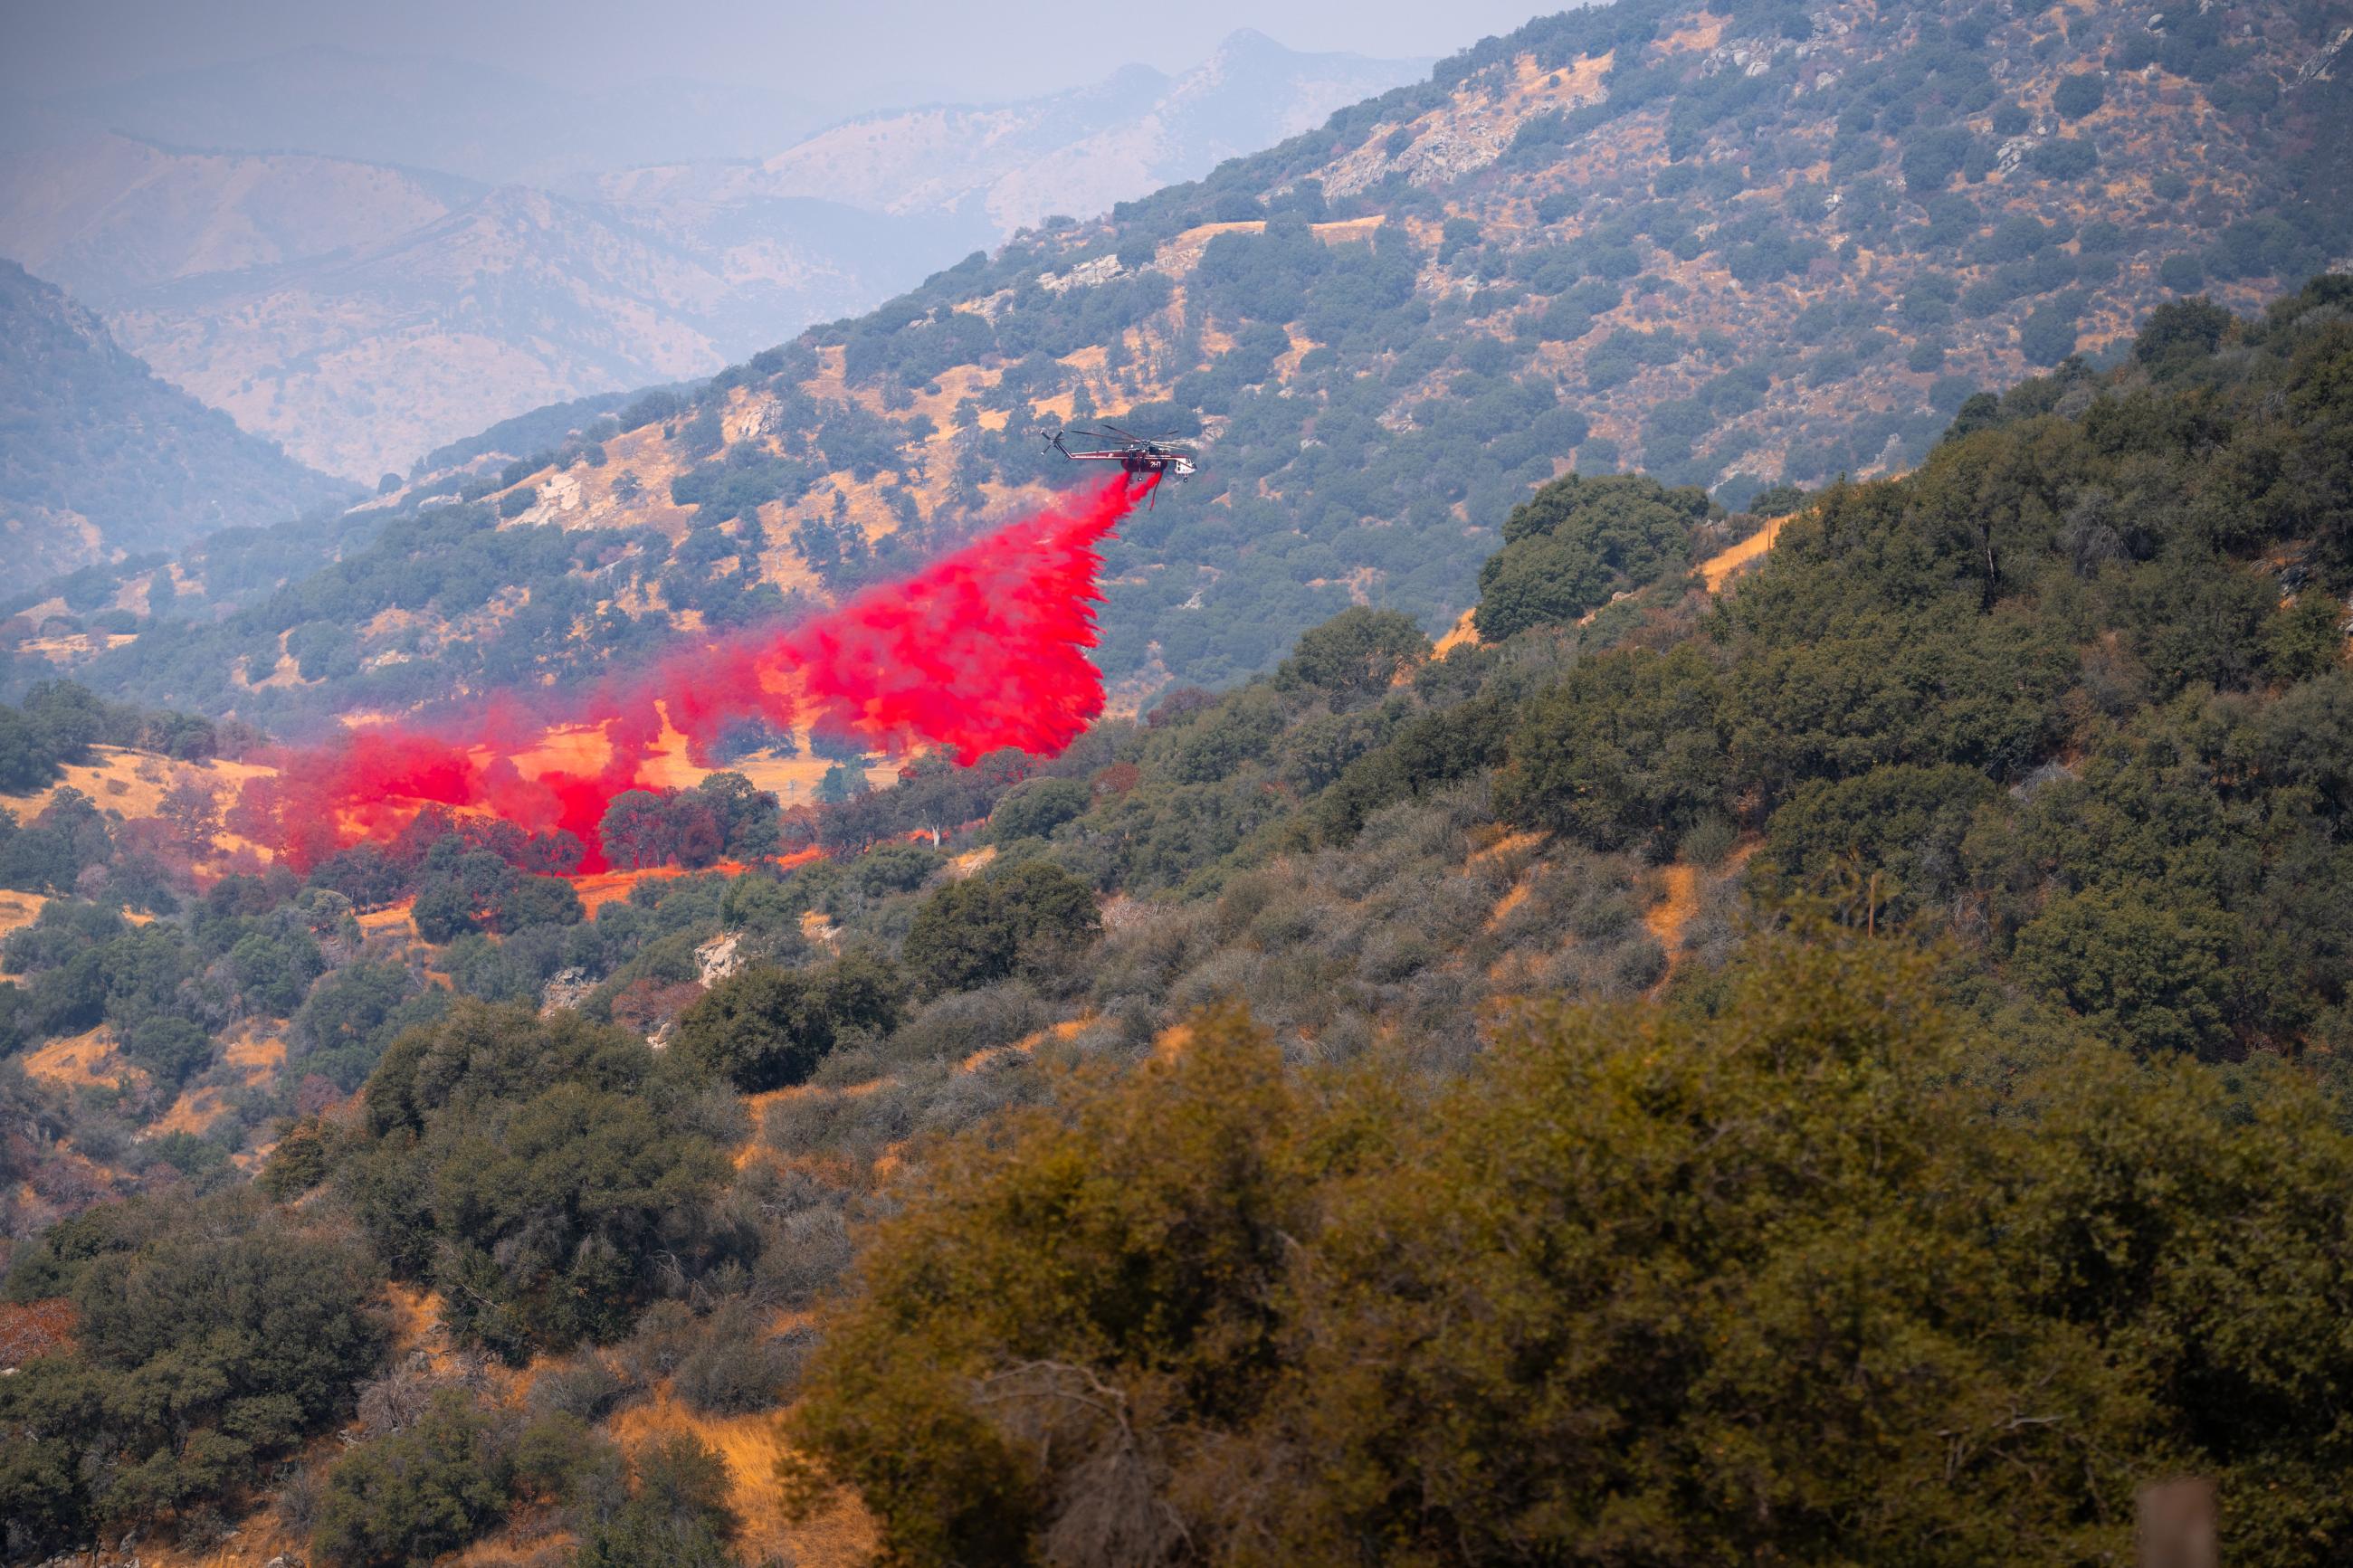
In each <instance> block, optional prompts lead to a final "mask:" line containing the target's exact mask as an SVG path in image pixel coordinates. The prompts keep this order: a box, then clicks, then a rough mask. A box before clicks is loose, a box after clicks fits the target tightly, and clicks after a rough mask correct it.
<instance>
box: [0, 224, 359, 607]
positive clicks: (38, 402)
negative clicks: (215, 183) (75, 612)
mask: <svg viewBox="0 0 2353 1568" xmlns="http://www.w3.org/2000/svg"><path fill="white" fill-rule="evenodd" d="M0 431H5V439H0V539H5V542H6V548H7V556H8V562H9V565H10V567H11V569H12V571H13V573H14V574H16V577H17V579H18V581H19V583H20V584H22V583H25V582H30V581H36V580H37V579H39V578H40V577H42V576H45V575H48V574H55V573H60V572H67V571H70V570H72V569H74V568H76V567H79V566H82V565H84V564H87V563H92V562H101V561H105V560H108V559H110V558H113V557H117V556H120V555H121V554H122V553H124V552H142V551H160V550H171V549H176V548H178V547H180V546H183V545H185V544H187V543H190V542H193V541H194V540H195V539H197V538H199V537H201V536H202V535H203V534H205V533H207V532H210V531H214V530H216V529H219V528H223V527H227V526H229V525H232V524H237V523H269V522H278V521H284V520H286V519H288V518H290V517H292V516H294V515H295V514H296V513H298V512H301V511H303V510H308V509H310V508H312V507H317V506H321V505H327V504H332V503H333V502H336V501H339V500H351V499H353V498H354V497H355V495H356V492H355V491H354V490H353V489H352V488H351V487H349V486H347V485H344V484H343V483H341V482H339V481H337V480H335V479H330V478H329V477H328V476H326V475H324V474H322V473H318V472H316V471H314V470H312V469H310V468H304V467H302V466H301V464H299V463H297V462H295V461H293V460H292V459H291V458H288V457H287V456H286V455H285V454H284V453H283V452H280V450H279V449H278V448H277V447H275V446H273V445H271V444H270V443H269V442H268V441H265V440H262V439H260V438H259V437H254V436H248V435H247V434H245V433H244V432H243V431H240V430H239V429H237V426H236V425H235V424H233V423H232V422H231V421H230V419H229V417H228V416H227V415H225V414H222V413H219V412H218V411H216V410H214V409H209V408H206V407H205V406H204V405H201V404H199V403H197V402H196V401H195V399H194V398H192V397H189V396H188V395H186V394H185V393H182V392H179V391H177V390H175V389H174V388H172V387H170V386H167V385H165V384H164V383H163V382H161V381H158V380H157V379H156V378H155V377H154V376H153V374H150V373H149V371H148V369H147V367H146V366H145V365H144V364H142V363H140V362H139V361H138V359H136V358H135V357H134V356H132V354H130V353H126V352H124V351H123V349H122V348H121V346H119V345H118V344H117V343H116V342H114V341H113V339H112V338H111V337H110V336H109V335H108V333H107V331H106V328H105V326H104V324H103V323H101V322H100V321H99V320H98V319H97V318H96V317H95V316H93V315H91V314H90V312H89V311H88V310H83V309H82V308H81V307H79V306H78V305H76V304H75V303H74V302H73V301H72V300H69V299H68V298H67V297H66V296H65V295H64V294H63V293H62V292H60V291H59V290H58V289H56V288H53V287H52V286H50V285H49V284H47V283H44V282H42V281H41V280H40V279H37V278H33V277H31V276H29V275H28V274H26V271H25V270H24V269H23V268H20V267H17V266H16V264H14V263H13V262H5V261H0Z"/></svg>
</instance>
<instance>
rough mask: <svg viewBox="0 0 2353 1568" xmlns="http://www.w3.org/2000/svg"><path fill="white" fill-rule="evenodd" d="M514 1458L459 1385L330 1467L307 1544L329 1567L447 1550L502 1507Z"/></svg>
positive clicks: (375, 1565)
mask: <svg viewBox="0 0 2353 1568" xmlns="http://www.w3.org/2000/svg"><path fill="white" fill-rule="evenodd" d="M512 1475H513V1456H512V1452H511V1451H510V1449H509V1447H508V1446H507V1445H506V1444H504V1443H502V1442H501V1441H500V1440H499V1436H498V1434H497V1432H496V1428H495V1426H494V1425H493V1423H492V1422H491V1418H490V1417H489V1416H488V1415H484V1414H482V1413H481V1412H480V1411H478V1410H476V1409H475V1408H474V1406H473V1404H472V1402H471V1401H470V1399H469V1398H468V1397H467V1395H466V1394H465V1393H464V1391H463V1390H460V1389H454V1388H452V1389H444V1390H443V1391H442V1392H441V1393H439V1394H436V1395H435V1396H434V1398H433V1402H432V1404H431V1405H429V1406H428V1407H427V1410H426V1413H425V1415H424V1417H423V1418H422V1419H421V1420H419V1421H418V1422H417V1424H416V1425H415V1426H410V1427H408V1428H407V1429H406V1430H404V1431H400V1432H396V1433H394V1434H393V1435H392V1436H388V1437H380V1438H378V1439H376V1440H375V1442H373V1443H366V1444H363V1445H362V1446H360V1447H357V1448H354V1449H353V1450H352V1451H351V1452H350V1453H348V1454H346V1455H344V1456H343V1458H342V1459H341V1460H339V1461H337V1463H336V1465H335V1468H333V1469H332V1470H330V1471H328V1472H327V1487H326V1496H325V1497H324V1498H323V1499H322V1500H321V1502H320V1505H319V1525H318V1529H317V1531H315V1532H314V1533H313V1534H312V1535H311V1550H312V1551H313V1552H317V1553H318V1554H319V1556H320V1557H322V1558H323V1559H324V1560H325V1561H326V1562H327V1563H332V1564H335V1565H336V1568H401V1565H403V1564H406V1563H416V1562H419V1561H428V1560H430V1559H432V1558H435V1557H438V1556H439V1555H441V1554H442V1553H443V1552H453V1551H455V1550H457V1549H458V1548H459V1547H460V1546H463V1545H465V1544H466V1543H467V1542H470V1541H471V1540H473V1539H474V1538H475V1537H476V1536H478V1535H480V1534H481V1533H482V1532H483V1531H486V1530H488V1529H489V1528H490V1527H491V1524H492V1523H493V1522H494V1521H496V1520H497V1519H498V1518H499V1516H500V1515H501V1514H502V1513H503V1512H504V1511H505V1510H506V1507H507V1502H508V1484H509V1481H510V1480H511V1479H512Z"/></svg>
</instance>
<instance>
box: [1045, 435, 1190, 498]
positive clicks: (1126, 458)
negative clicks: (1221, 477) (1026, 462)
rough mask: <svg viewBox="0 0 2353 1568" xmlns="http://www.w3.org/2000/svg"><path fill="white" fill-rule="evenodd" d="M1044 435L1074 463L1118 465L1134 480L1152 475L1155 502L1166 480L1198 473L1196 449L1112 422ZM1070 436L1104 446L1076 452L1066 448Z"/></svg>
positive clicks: (1048, 442) (1047, 443)
mask: <svg viewBox="0 0 2353 1568" xmlns="http://www.w3.org/2000/svg"><path fill="white" fill-rule="evenodd" d="M1042 434H1044V436H1045V437H1046V445H1048V446H1049V447H1052V448H1054V450H1056V451H1057V452H1060V453H1061V454H1062V456H1064V457H1065V458H1070V459H1071V461H1072V462H1074V463H1117V464H1118V465H1119V467H1120V471H1121V472H1122V473H1124V474H1126V475H1128V476H1129V477H1130V478H1134V477H1136V476H1138V475H1149V476H1151V479H1152V485H1153V502H1156V501H1157V500H1159V485H1160V481H1161V480H1162V479H1170V478H1174V479H1187V478H1189V477H1190V476H1191V475H1192V474H1193V473H1195V472H1196V471H1197V469H1196V468H1195V466H1194V457H1195V453H1194V449H1193V448H1192V447H1183V446H1172V445H1170V444H1169V440H1168V438H1167V437H1165V436H1138V435H1136V434H1134V432H1133V431H1129V430H1123V429H1121V428H1120V427H1119V426H1116V425H1113V424H1110V423H1108V422H1106V423H1104V424H1103V426H1102V427H1101V428H1100V429H1093V430H1090V429H1084V428H1079V427H1066V428H1061V429H1057V430H1052V431H1048V432H1043V433H1042ZM1070 436H1076V437H1080V438H1081V439H1082V440H1086V441H1092V442H1097V443H1099V444H1100V445H1099V446H1098V447H1096V448H1095V449H1093V450H1084V451H1077V452H1073V451H1071V448H1070V447H1067V446H1065V445H1063V438H1064V437H1070ZM1153 502H1147V503H1146V504H1145V510H1147V511H1149V510H1152V504H1153Z"/></svg>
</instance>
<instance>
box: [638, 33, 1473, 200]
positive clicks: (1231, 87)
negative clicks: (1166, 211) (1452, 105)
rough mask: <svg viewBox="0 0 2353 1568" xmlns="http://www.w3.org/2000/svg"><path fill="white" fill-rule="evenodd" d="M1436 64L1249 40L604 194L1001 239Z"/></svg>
mask: <svg viewBox="0 0 2353 1568" xmlns="http://www.w3.org/2000/svg"><path fill="white" fill-rule="evenodd" d="M1429 68H1430V62H1429V61H1427V60H1389V59H1373V58H1366V57H1365V56H1362V55H1354V54H1345V53H1328V54H1303V53H1300V52H1297V51H1294V50H1292V49H1288V48H1285V47H1283V46H1282V45H1281V44H1278V43H1276V42H1275V41H1274V40H1273V39H1272V38H1270V37H1267V36H1266V35H1265V34H1263V33H1260V32H1257V31H1254V30H1251V29H1248V28H1245V29H1242V30H1240V31H1239V32H1236V33H1234V34H1232V35H1231V36H1229V37H1227V38H1226V39H1225V41H1224V42H1222V43H1221V44H1219V47H1218V48H1217V49H1216V51H1215V52H1214V53H1212V54H1211V55H1210V57H1209V58H1208V60H1207V61H1205V62H1204V63H1202V64H1201V65H1200V66H1198V67H1197V68H1194V69H1192V70H1189V71H1187V72H1185V73H1183V74H1182V75H1180V76H1175V77H1171V76H1167V75H1166V74H1164V73H1162V72H1161V71H1158V70H1156V69H1155V68H1152V67H1149V66H1144V65H1133V66H1128V67H1126V68H1124V69H1122V70H1120V71H1118V72H1116V73H1114V74H1113V76H1111V77H1109V78H1107V79H1104V80H1103V81H1101V82H1096V83H1092V84H1091V85H1089V86H1086V87H1082V88H1076V89H1071V91H1068V92H1062V93H1056V94H1053V95H1051V96H1049V97H1045V98H1039V99H1032V100H1026V101H1022V102H1018V103H1010V104H994V105H983V106H974V105H962V104H932V105H924V106H921V107H917V108H913V109H907V110H892V111H887V112H879V113H872V114H864V115H860V116H858V117H856V118H854V119H851V120H849V121H844V122H842V123H841V124H839V125H835V126H831V127H829V128H828V129H826V130H824V131H821V132H817V133H816V134H814V135H812V136H810V137H808V138H807V139H806V140H804V141H802V142H798V143H797V144H796V145H794V146H792V147H790V148H787V149H786V150H785V151H784V152H782V153H776V155H775V156H773V157H769V158H766V159H764V160H762V161H761V162H760V163H757V164H756V165H753V166H736V167H728V168H718V169H702V170H698V169H693V168H679V169H669V170H665V169H652V168H649V169H638V170H632V171H629V172H628V173H626V174H617V175H613V176H610V177H608V178H607V179H606V180H604V181H602V182H600V187H599V188H600V189H601V190H602V191H603V192H604V193H605V194H606V195H608V196H610V197H612V198H613V199H615V200H617V201H624V202H629V201H635V202H643V201H646V200H648V199H649V197H651V196H652V195H653V194H654V193H656V192H661V193H665V194H670V193H676V194H683V193H685V192H689V191H693V192H698V193H701V194H702V195H704V196H705V199H712V198H715V199H721V200H728V199H741V198H742V197H744V196H746V195H754V194H758V195H784V196H815V195H824V196H827V197H828V198H830V199H833V200H837V201H842V202H847V203H849V205H855V206H862V207H867V208H869V209H871V210H875V211H881V212H889V213H894V214H912V213H922V212H944V211H955V212H963V211H972V210H977V211H979V212H981V213H985V214H986V215H987V219H988V221H989V222H990V223H991V224H992V225H993V226H995V227H996V228H997V230H998V231H999V234H1000V237H1002V236H1003V235H1007V234H1010V233H1012V232H1013V231H1014V230H1017V229H1020V228H1025V227H1029V226H1032V225H1035V224H1037V223H1039V222H1040V221H1042V220H1043V219H1045V218H1046V217H1048V216H1052V215H1055V214H1063V215H1068V216H1077V217H1085V216H1093V215H1094V214H1097V213H1100V212H1103V211H1104V210H1106V209H1107V208H1109V207H1110V205H1112V204H1113V202H1118V201H1124V200H1127V199H1129V198H1131V197H1134V196H1138V195H1144V194H1145V193H1146V192H1148V191H1151V190H1154V189H1156V188H1158V187H1159V186H1161V185H1165V184H1171V183H1174V182H1176V181H1180V180H1185V179H1190V178H1194V177H1196V174H1197V173H1198V172H1204V171H1207V170H1208V169H1209V168H1212V167H1214V166H1215V165H1217V164H1218V163H1223V162H1225V161H1226V160H1227V159H1229V158H1234V157H1240V156H1242V155H1243V154H1246V153H1253V152H1256V151H1257V150H1258V149H1260V148H1261V147H1266V146H1270V145H1271V144H1273V143H1274V142H1280V141H1282V140H1283V139H1284V138H1285V137H1289V136H1293V135H1296V134H1297V133H1299V132H1302V131H1305V130H1308V129H1310V128H1311V127H1314V126H1315V125H1319V124H1321V123H1322V122H1323V121H1324V119H1325V118H1326V117H1327V116H1328V115H1330V114H1331V113H1332V112H1333V111H1334V110H1336V109H1340V108H1343V107H1345V105H1347V104H1350V103H1354V102H1356V101H1357V100H1361V99H1365V98H1369V97H1372V96H1374V95H1375V94H1377V93H1380V92H1383V91H1386V90H1388V89H1390V88H1392V87H1396V86H1398V85H1400V84H1401V83H1403V82H1406V81H1409V80H1412V79H1416V78H1418V77H1419V76H1420V75H1421V74H1422V73H1423V72H1425V71H1427V70H1428V69H1429Z"/></svg>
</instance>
